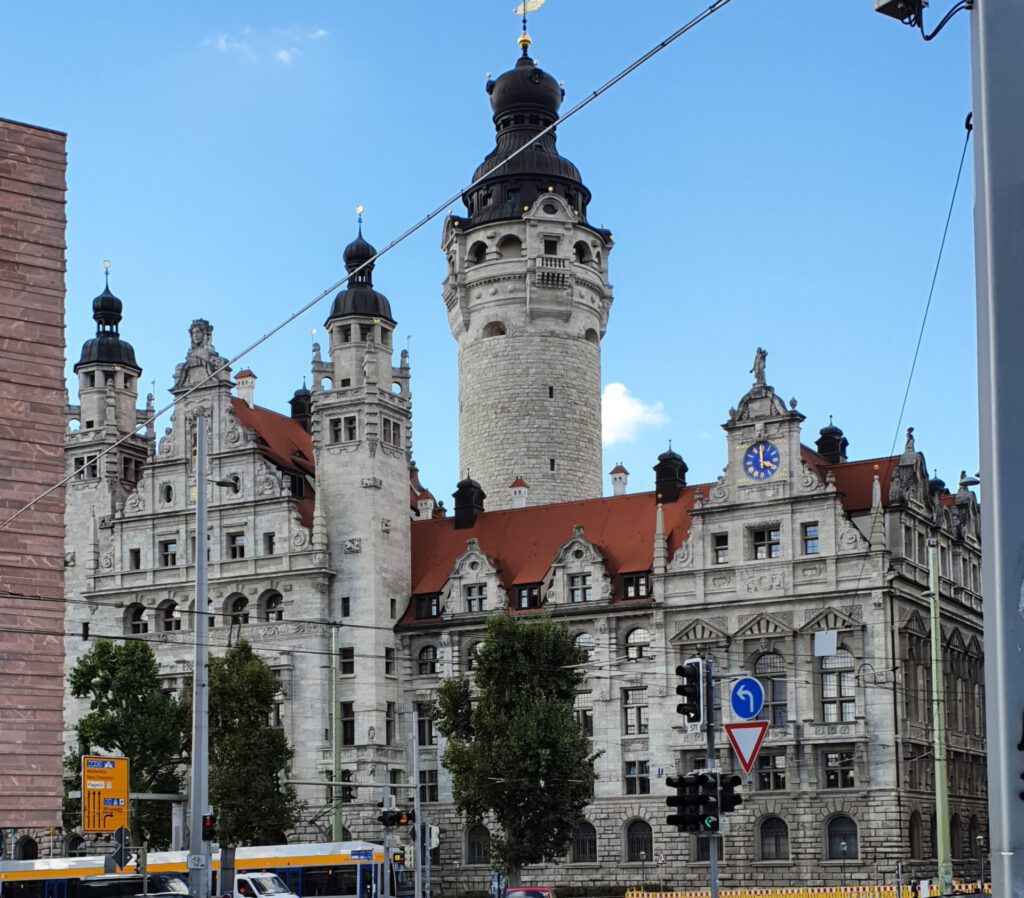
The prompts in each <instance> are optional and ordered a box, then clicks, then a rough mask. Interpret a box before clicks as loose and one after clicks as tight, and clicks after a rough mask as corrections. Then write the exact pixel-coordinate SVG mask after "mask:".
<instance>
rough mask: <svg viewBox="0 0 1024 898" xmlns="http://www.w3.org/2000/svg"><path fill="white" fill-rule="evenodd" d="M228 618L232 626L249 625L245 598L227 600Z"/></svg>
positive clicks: (247, 604)
mask: <svg viewBox="0 0 1024 898" xmlns="http://www.w3.org/2000/svg"><path fill="white" fill-rule="evenodd" d="M228 618H229V620H230V622H231V623H233V624H247V623H249V600H248V599H247V598H246V597H245V596H234V597H232V598H230V599H228Z"/></svg>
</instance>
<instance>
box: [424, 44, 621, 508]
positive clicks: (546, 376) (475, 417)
mask: <svg viewBox="0 0 1024 898" xmlns="http://www.w3.org/2000/svg"><path fill="white" fill-rule="evenodd" d="M520 46H521V47H522V51H523V52H522V56H521V58H520V59H519V60H518V62H517V63H516V65H515V67H514V68H513V69H511V70H510V71H508V72H505V73H504V74H503V75H501V76H500V77H499V78H498V79H497V80H494V81H488V82H487V92H488V93H489V94H490V97H491V107H492V109H493V110H494V126H495V130H496V132H497V145H496V146H495V148H494V150H492V151H491V153H489V154H488V155H487V157H486V158H485V159H484V161H483V162H482V163H481V164H480V166H479V167H478V168H477V170H476V172H475V173H474V176H473V182H474V183H473V186H471V187H470V189H469V190H467V191H466V193H464V194H463V197H462V199H463V202H464V203H465V205H466V209H467V213H468V214H467V215H466V216H465V217H457V216H449V218H448V220H447V221H446V223H445V230H444V239H443V248H444V250H445V253H446V255H447V257H448V276H447V278H446V279H445V282H444V301H445V305H446V306H447V309H448V320H449V323H450V324H451V329H452V336H454V337H455V339H456V340H457V341H458V344H459V462H460V467H461V470H460V474H461V476H463V477H467V476H471V477H472V478H473V479H474V480H476V481H478V482H479V483H480V485H481V486H482V487H483V490H484V492H485V493H486V494H487V496H488V500H487V506H488V508H489V509H495V508H508V507H510V506H511V505H512V498H511V492H510V489H509V487H510V485H511V483H512V482H513V481H514V480H516V479H517V478H523V479H524V480H525V481H526V482H527V483H528V484H529V487H530V490H529V497H530V499H529V501H530V503H531V504H533V503H549V502H565V501H570V500H574V499H589V498H594V497H596V496H599V495H600V494H601V338H602V337H603V336H604V332H605V327H606V325H607V322H608V310H609V308H610V307H611V304H612V291H611V286H610V285H609V283H608V253H609V251H610V250H611V247H612V239H611V234H610V233H609V232H608V231H606V230H604V229H602V228H595V227H593V226H592V225H590V224H589V223H588V222H587V205H588V204H589V202H590V191H589V190H587V188H586V187H585V186H584V184H583V181H582V180H581V178H580V173H579V170H578V169H577V168H576V166H575V165H573V164H572V163H571V162H570V161H569V160H568V159H565V158H564V157H563V156H560V155H559V154H558V151H557V149H556V148H555V132H554V129H553V128H552V129H551V131H549V132H548V133H546V134H545V135H544V136H543V137H541V138H540V139H539V140H537V141H536V142H535V143H533V144H532V145H531V146H530V147H529V148H527V149H525V150H523V151H522V152H520V153H519V154H518V155H516V156H515V157H514V158H511V159H510V158H509V157H510V156H512V154H514V153H516V152H517V151H518V150H520V149H521V148H522V147H524V146H525V145H526V144H527V143H528V142H529V141H530V140H531V139H532V138H534V137H536V136H537V135H538V134H539V133H540V132H541V131H543V130H544V129H545V128H547V127H548V126H550V125H552V124H553V123H554V122H555V121H556V120H557V119H558V109H559V106H560V105H561V102H562V96H563V93H564V92H563V90H562V88H561V87H560V86H559V84H558V82H556V81H555V79H554V78H552V77H551V75H549V74H548V73H546V72H544V71H542V70H541V68H540V67H539V66H538V65H537V64H536V63H535V62H534V61H533V60H532V59H531V58H530V56H529V47H530V39H529V38H528V37H527V36H526V35H525V34H524V35H523V36H522V37H521V38H520ZM506 160H508V161H506Z"/></svg>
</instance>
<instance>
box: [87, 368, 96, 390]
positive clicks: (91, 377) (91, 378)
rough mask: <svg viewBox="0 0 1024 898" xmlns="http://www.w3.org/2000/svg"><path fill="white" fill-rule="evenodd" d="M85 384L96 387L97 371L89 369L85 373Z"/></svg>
mask: <svg viewBox="0 0 1024 898" xmlns="http://www.w3.org/2000/svg"><path fill="white" fill-rule="evenodd" d="M85 385H86V386H87V387H95V386H96V372H95V371H88V372H86V375H85Z"/></svg>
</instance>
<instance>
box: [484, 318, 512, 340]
mask: <svg viewBox="0 0 1024 898" xmlns="http://www.w3.org/2000/svg"><path fill="white" fill-rule="evenodd" d="M507 333H508V329H507V328H506V327H505V325H504V324H502V323H501V322H500V321H488V322H487V324H485V325H484V336H485V337H503V336H504V335H505V334H507Z"/></svg>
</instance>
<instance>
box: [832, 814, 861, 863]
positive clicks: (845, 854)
mask: <svg viewBox="0 0 1024 898" xmlns="http://www.w3.org/2000/svg"><path fill="white" fill-rule="evenodd" d="M857 856H858V851H857V824H856V823H854V822H853V821H852V820H851V819H850V818H849V817H846V816H845V815H840V816H839V817H833V818H832V819H831V820H829V822H828V857H829V860H832V861H841V860H851V859H853V858H856V857H857Z"/></svg>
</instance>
